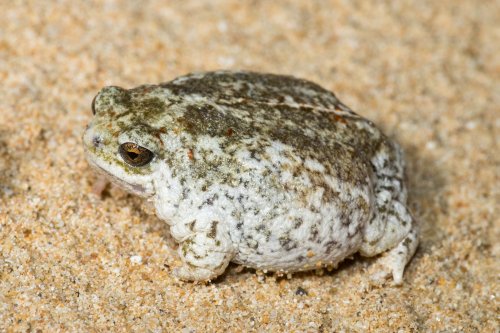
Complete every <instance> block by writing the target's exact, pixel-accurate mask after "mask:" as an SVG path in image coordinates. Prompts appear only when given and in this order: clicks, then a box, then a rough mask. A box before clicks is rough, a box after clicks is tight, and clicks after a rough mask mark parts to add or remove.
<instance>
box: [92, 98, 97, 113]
mask: <svg viewBox="0 0 500 333" xmlns="http://www.w3.org/2000/svg"><path fill="white" fill-rule="evenodd" d="M96 98H97V95H95V97H94V99H93V100H92V114H93V115H94V116H95V100H96Z"/></svg>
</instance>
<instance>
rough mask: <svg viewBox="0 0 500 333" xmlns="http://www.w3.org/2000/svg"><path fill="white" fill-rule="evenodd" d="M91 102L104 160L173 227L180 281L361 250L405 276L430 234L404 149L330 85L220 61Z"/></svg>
mask: <svg viewBox="0 0 500 333" xmlns="http://www.w3.org/2000/svg"><path fill="white" fill-rule="evenodd" d="M91 109H92V113H93V118H92V120H91V121H90V123H89V124H88V126H87V128H86V130H85V132H84V134H83V147H84V152H85V156H86V158H87V160H88V162H89V164H90V166H91V167H93V168H95V169H96V170H97V171H98V172H99V173H101V174H104V175H105V177H106V178H108V179H109V180H110V181H111V182H112V183H114V184H116V185H118V186H119V187H121V188H123V189H124V190H126V191H128V192H130V193H132V194H134V195H138V196H140V197H143V198H145V199H146V200H147V201H148V202H150V203H151V204H152V205H153V207H154V210H155V213H156V215H157V216H158V218H159V219H161V220H163V221H164V222H165V223H167V224H168V226H169V230H170V235H171V237H172V238H173V239H174V240H175V242H176V244H177V245H178V246H177V251H176V253H177V255H178V258H179V259H180V263H181V264H179V265H177V267H173V269H172V274H173V276H175V277H176V278H178V279H180V280H185V281H195V282H196V281H211V280H214V279H216V278H217V277H218V276H220V275H222V274H223V273H224V272H225V270H226V268H227V267H228V264H229V263H230V262H233V263H236V264H238V265H241V266H242V267H249V268H252V269H255V270H256V271H258V272H276V273H277V274H281V275H283V274H292V273H295V272H301V271H308V270H318V269H324V268H328V269H330V268H335V267H337V266H338V265H339V264H340V263H341V262H342V261H344V260H345V259H346V258H353V256H354V255H356V254H359V255H360V256H361V257H375V258H376V259H374V260H375V262H376V263H375V264H374V266H373V267H376V269H374V271H373V272H372V273H371V275H372V277H374V278H376V279H379V280H380V279H381V280H383V281H387V280H389V279H390V278H391V276H392V281H393V283H394V284H396V285H399V284H401V283H402V281H403V272H404V269H405V267H406V265H407V264H408V263H409V261H410V260H411V258H412V257H413V255H414V253H415V251H416V249H417V246H418V243H419V228H418V225H417V223H416V222H415V220H414V219H413V217H412V215H411V213H410V210H409V208H408V207H407V197H408V194H407V192H408V191H407V187H406V178H405V161H404V154H403V150H402V148H401V147H400V146H399V145H398V144H397V143H396V142H395V141H394V140H391V139H390V138H389V137H388V136H386V135H385V134H384V133H383V132H382V131H381V130H380V129H379V128H378V127H377V126H376V125H375V124H374V123H373V122H372V121H370V120H368V119H366V118H364V117H362V116H360V115H358V114H357V113H355V112H354V111H352V110H351V109H350V108H349V107H347V106H346V105H345V104H343V103H342V102H341V101H340V100H339V99H338V98H337V97H336V95H335V94H334V93H333V92H331V91H330V90H328V89H325V88H323V87H321V86H320V85H318V84H316V83H313V82H311V81H308V80H305V79H300V78H296V77H294V76H289V75H279V74H267V73H258V72H252V71H226V70H220V71H210V72H198V73H190V74H187V75H183V76H180V77H177V78H175V79H173V80H171V81H168V82H165V83H160V84H143V85H140V86H137V87H135V88H130V89H125V88H122V87H118V86H106V87H104V88H102V89H101V90H100V91H99V92H98V93H97V95H96V96H95V97H94V99H93V101H92V103H91ZM370 267H371V266H370Z"/></svg>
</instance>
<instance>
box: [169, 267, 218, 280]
mask: <svg viewBox="0 0 500 333" xmlns="http://www.w3.org/2000/svg"><path fill="white" fill-rule="evenodd" d="M172 273H173V275H174V276H175V277H176V278H178V279H180V280H184V281H210V280H212V279H215V278H216V277H217V275H218V274H217V272H215V271H213V270H210V269H207V268H202V267H194V266H191V265H188V264H185V265H183V266H180V267H176V268H174V270H173V271H172Z"/></svg>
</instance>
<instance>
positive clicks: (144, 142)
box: [83, 86, 165, 197]
mask: <svg viewBox="0 0 500 333" xmlns="http://www.w3.org/2000/svg"><path fill="white" fill-rule="evenodd" d="M154 87H157V86H141V87H138V88H135V89H132V90H126V89H123V88H119V87H114V86H110V87H105V88H103V89H102V90H101V91H100V92H99V93H98V94H97V96H95V98H94V100H93V101H92V113H93V114H94V118H93V119H92V121H91V122H90V124H89V125H88V127H87V129H86V131H85V133H84V135H83V144H84V149H85V154H86V157H87V160H88V161H89V163H90V164H91V165H92V166H93V167H94V168H95V169H97V170H98V171H100V172H101V173H104V174H105V175H106V176H107V177H108V178H109V179H110V180H111V181H112V182H113V183H116V184H117V185H119V186H121V187H123V188H124V189H125V190H127V191H129V192H131V193H134V194H137V195H140V196H143V197H150V196H152V195H153V194H154V186H153V175H154V173H155V171H156V170H157V169H158V167H159V166H158V165H159V160H160V158H158V157H159V155H160V154H161V150H160V146H161V141H160V138H159V136H158V129H157V128H154V127H153V126H152V124H154V123H155V119H157V118H158V115H161V114H162V113H163V112H164V111H165V103H164V100H163V99H162V98H160V96H158V95H155V93H152V94H151V93H150V92H151V91H152V90H154Z"/></svg>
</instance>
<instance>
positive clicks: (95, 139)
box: [92, 136, 102, 148]
mask: <svg viewBox="0 0 500 333" xmlns="http://www.w3.org/2000/svg"><path fill="white" fill-rule="evenodd" d="M101 143H102V139H101V138H100V137H98V136H94V137H93V138H92V144H93V145H94V147H96V148H99V146H100V145H101Z"/></svg>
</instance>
